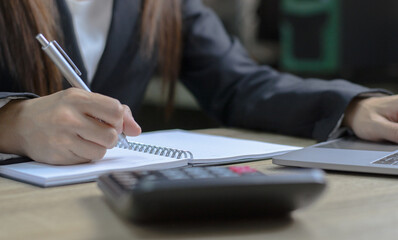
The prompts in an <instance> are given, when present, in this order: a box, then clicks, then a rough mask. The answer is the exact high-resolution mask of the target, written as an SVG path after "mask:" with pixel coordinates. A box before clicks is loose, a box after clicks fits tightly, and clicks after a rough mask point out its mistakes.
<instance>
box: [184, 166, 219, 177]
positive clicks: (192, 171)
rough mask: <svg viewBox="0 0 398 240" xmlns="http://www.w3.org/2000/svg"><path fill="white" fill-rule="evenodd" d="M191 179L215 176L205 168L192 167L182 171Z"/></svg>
mask: <svg viewBox="0 0 398 240" xmlns="http://www.w3.org/2000/svg"><path fill="white" fill-rule="evenodd" d="M184 171H185V172H186V173H187V174H188V175H189V176H191V177H192V178H214V177H215V176H214V175H213V174H212V173H210V172H209V171H207V170H206V169H205V168H199V167H193V168H186V169H185V170H184Z"/></svg>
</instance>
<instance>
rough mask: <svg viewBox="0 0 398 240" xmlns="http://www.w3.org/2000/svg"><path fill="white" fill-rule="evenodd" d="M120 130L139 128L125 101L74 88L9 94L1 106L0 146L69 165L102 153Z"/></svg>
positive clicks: (135, 132) (133, 132) (2, 149)
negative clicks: (44, 93) (9, 98)
mask: <svg viewBox="0 0 398 240" xmlns="http://www.w3.org/2000/svg"><path fill="white" fill-rule="evenodd" d="M99 119H101V121H100V120H99ZM122 131H123V132H124V133H125V134H126V135H129V136H137V135H139V134H140V133H141V128H140V126H139V125H138V124H137V123H136V122H135V120H134V118H133V116H132V114H131V111H130V109H129V108H128V107H127V106H126V105H122V104H121V103H120V102H119V101H118V100H116V99H113V98H110V97H107V96H104V95H101V94H97V93H90V92H86V91H84V90H81V89H77V88H69V89H67V90H63V91H60V92H57V93H54V94H51V95H48V96H44V97H39V98H35V99H30V100H13V101H12V102H10V103H8V104H7V105H6V106H4V107H3V108H0V152H2V153H12V154H18V155H23V156H28V157H30V158H31V159H33V160H35V161H38V162H44V163H49V164H56V165H69V164H77V163H84V162H89V161H91V160H96V159H101V158H102V157H103V156H104V155H105V153H106V150H107V149H110V148H112V147H114V146H115V145H116V143H117V141H118V134H120V133H121V132H122Z"/></svg>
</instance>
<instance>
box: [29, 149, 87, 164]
mask: <svg viewBox="0 0 398 240" xmlns="http://www.w3.org/2000/svg"><path fill="white" fill-rule="evenodd" d="M33 160H35V161H38V162H42V163H47V164H51V165H59V166H65V165H73V164H81V163H87V162H90V161H91V159H87V158H83V157H80V156H78V155H76V154H75V153H74V152H73V151H71V150H70V149H64V151H62V152H58V153H57V154H48V155H47V156H46V157H44V158H40V159H37V160H36V159H33Z"/></svg>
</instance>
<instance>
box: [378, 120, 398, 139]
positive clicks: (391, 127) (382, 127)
mask: <svg viewBox="0 0 398 240" xmlns="http://www.w3.org/2000/svg"><path fill="white" fill-rule="evenodd" d="M378 123H379V124H378V125H377V126H378V127H377V128H376V132H377V133H379V134H380V136H378V137H379V139H383V140H388V141H390V142H394V143H398V123H396V122H391V121H389V120H388V119H385V118H383V119H381V120H380V121H378Z"/></svg>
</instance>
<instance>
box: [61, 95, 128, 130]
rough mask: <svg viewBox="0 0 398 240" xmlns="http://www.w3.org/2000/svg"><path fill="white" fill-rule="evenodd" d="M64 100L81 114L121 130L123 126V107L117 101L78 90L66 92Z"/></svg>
mask: <svg viewBox="0 0 398 240" xmlns="http://www.w3.org/2000/svg"><path fill="white" fill-rule="evenodd" d="M63 98H64V100H65V101H66V102H68V103H70V104H72V105H73V106H74V107H75V108H77V109H79V111H80V112H83V113H85V114H87V115H89V116H92V117H94V118H98V119H101V120H102V121H105V122H106V123H108V124H110V125H111V126H114V127H117V128H120V129H121V128H122V126H123V106H122V104H121V103H120V102H119V101H118V100H117V99H114V98H111V97H107V96H104V95H101V94H98V93H91V92H86V91H83V90H81V89H76V88H71V89H68V90H65V91H64V94H63Z"/></svg>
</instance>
